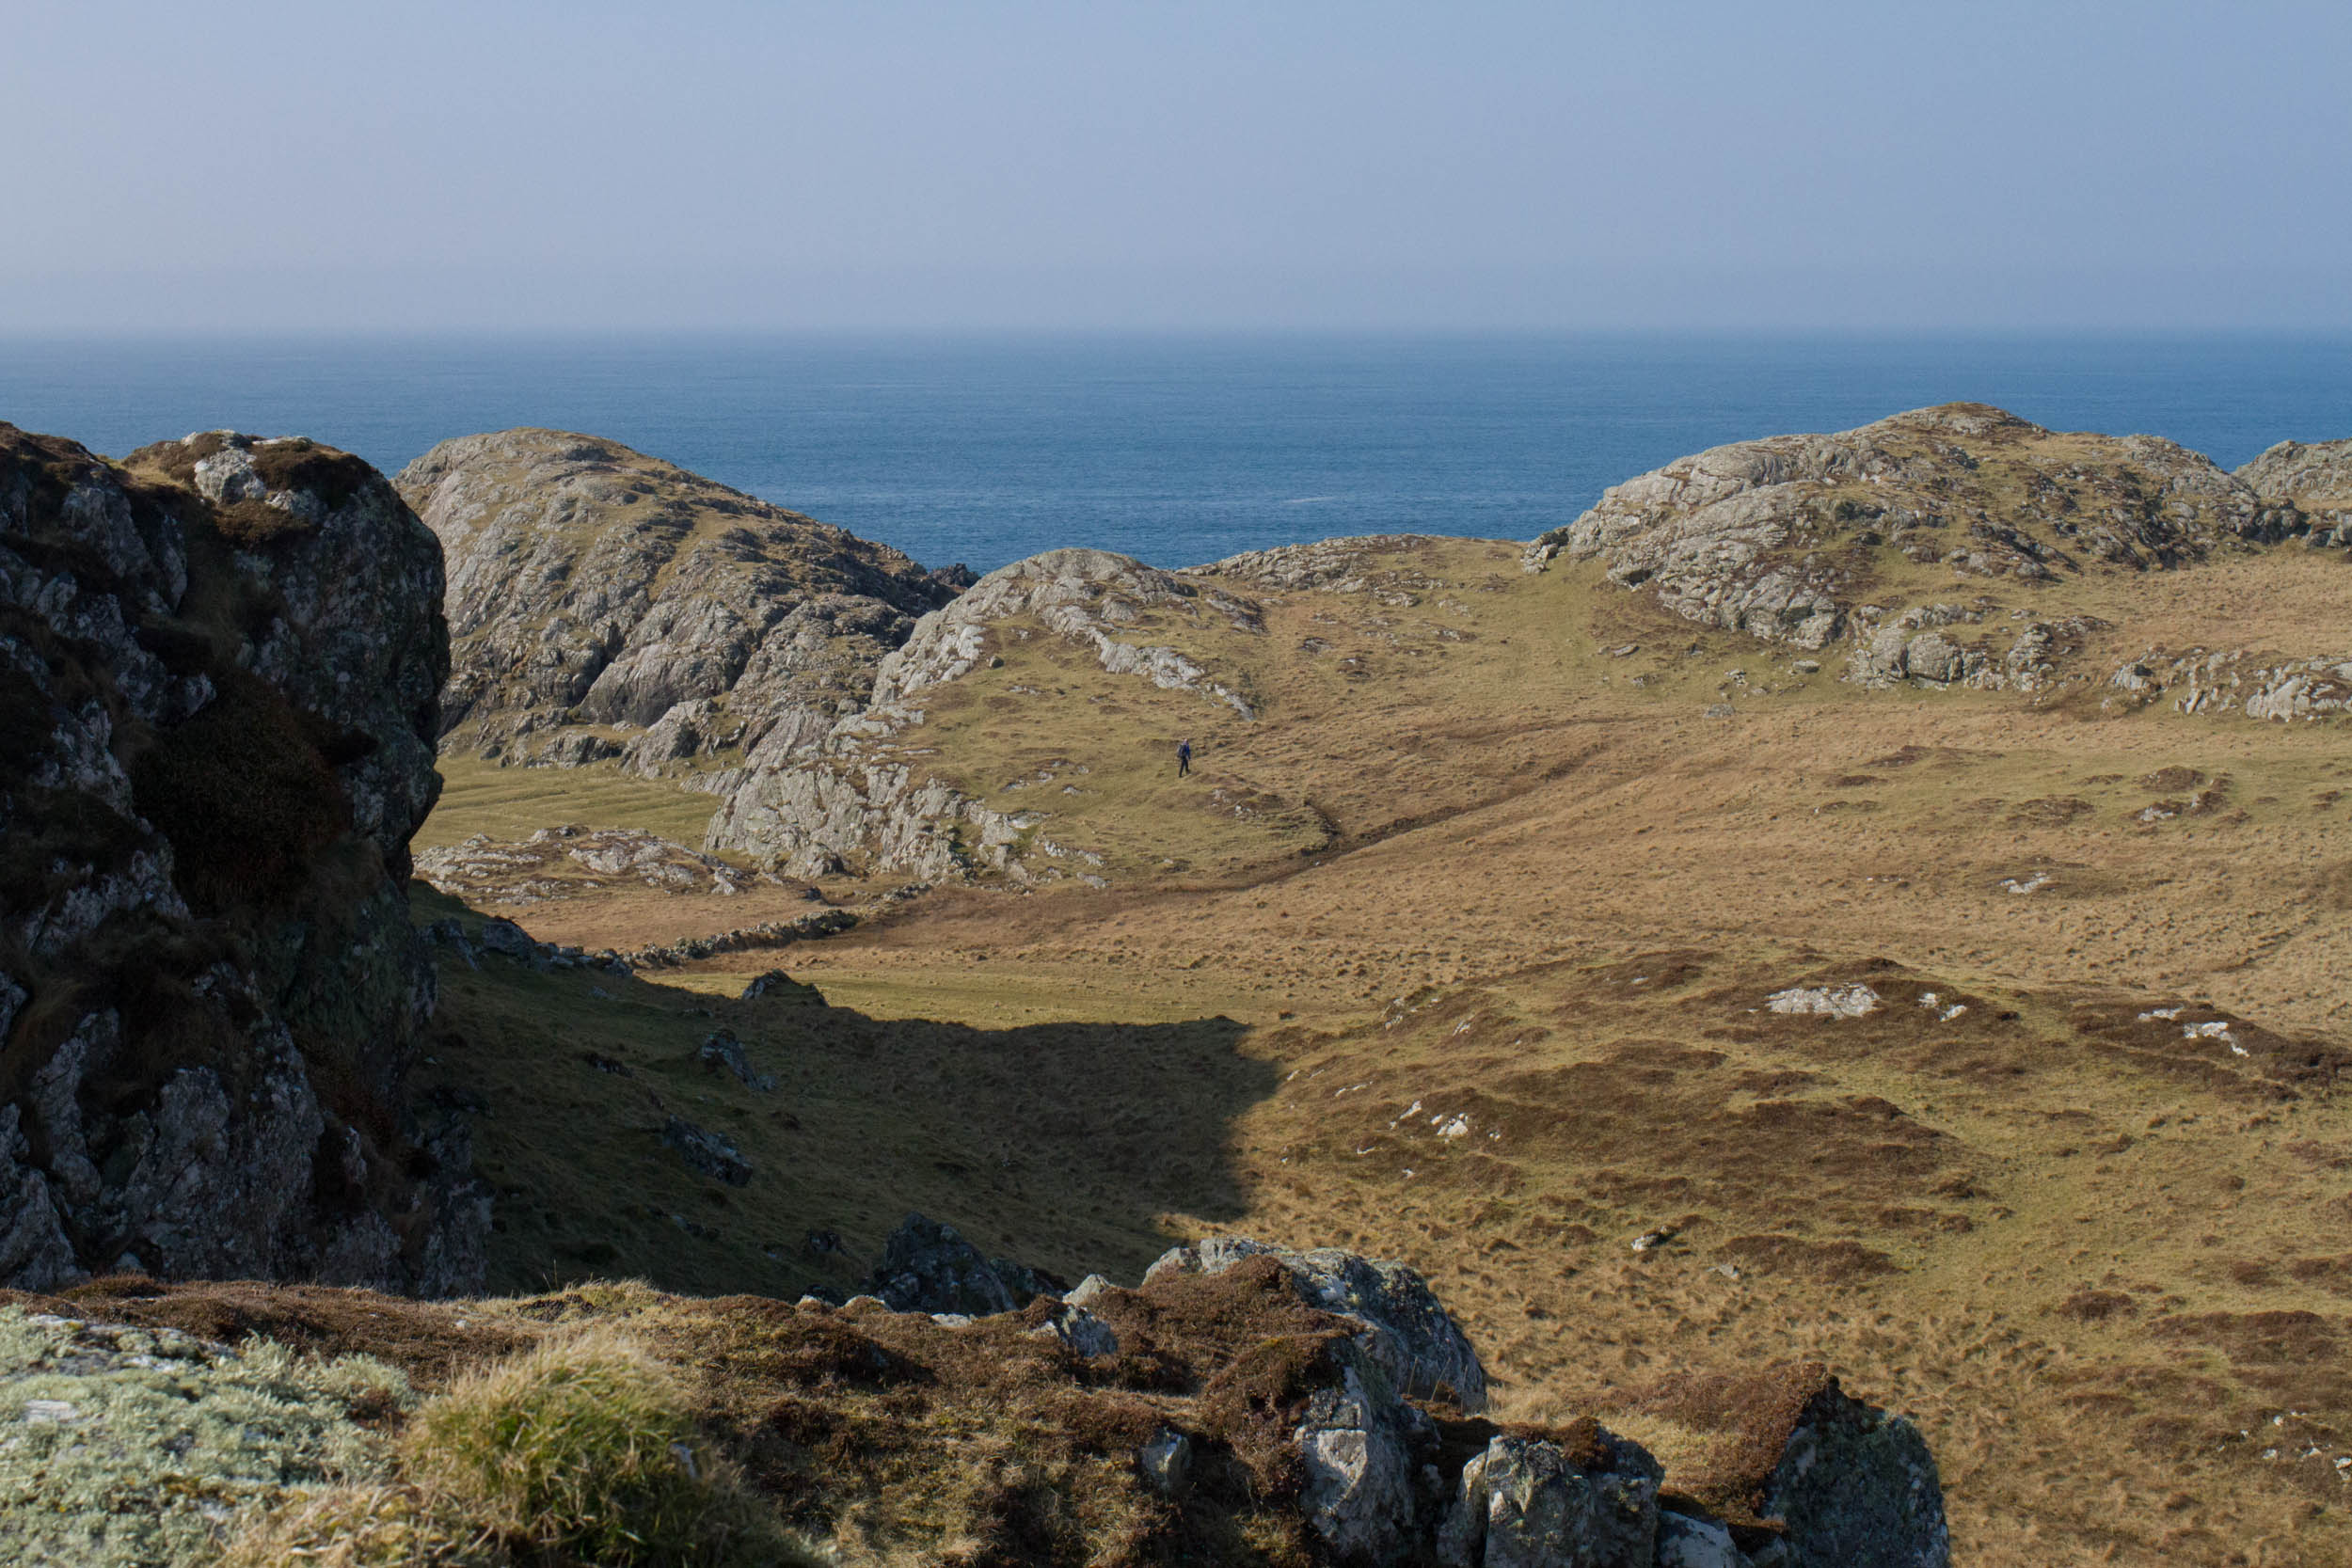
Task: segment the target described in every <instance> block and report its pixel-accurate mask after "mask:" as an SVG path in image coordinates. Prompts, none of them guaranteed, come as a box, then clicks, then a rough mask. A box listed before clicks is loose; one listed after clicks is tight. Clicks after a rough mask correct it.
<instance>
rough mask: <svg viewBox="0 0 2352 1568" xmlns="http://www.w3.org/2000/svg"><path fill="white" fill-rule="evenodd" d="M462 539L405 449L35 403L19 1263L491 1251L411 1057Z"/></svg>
mask: <svg viewBox="0 0 2352 1568" xmlns="http://www.w3.org/2000/svg"><path fill="white" fill-rule="evenodd" d="M440 597H441V561H440V551H439V548H438V546H437V545H436V543H435V541H434V538H433V535H432V534H431V533H430V532H429V531H426V530H425V529H424V528H423V527H422V526H421V524H420V523H419V522H418V521H417V519H416V517H415V516H414V515H412V514H411V513H410V512H409V511H408V509H407V508H406V507H405V505H403V504H402V502H401V500H400V499H399V497H398V496H396V495H395V494H394V493H393V491H392V489H391V487H390V485H389V484H388V483H386V482H385V481H384V479H383V478H382V476H380V475H379V474H377V473H376V472H375V471H374V470H373V469H372V468H370V467H368V466H367V465H366V464H364V463H362V462H360V461H359V460H358V459H357V458H354V457H350V456H348V455H346V454H344V453H342V452H338V451H332V450H331V449H328V448H325V447H320V446H316V445H314V444H312V443H310V442H308V441H303V440H294V439H287V440H258V439H255V438H252V437H249V436H240V435H235V434H232V433H228V432H216V433H212V434H207V435H200V436H190V437H188V438H186V439H185V440H182V441H167V442H164V443H161V444H159V445H157V446H152V447H148V448H145V449H143V450H141V451H138V452H135V453H134V454H133V455H132V457H131V458H130V459H129V460H128V461H127V462H126V463H123V464H119V465H118V464H112V463H108V462H105V461H103V460H101V459H98V458H95V457H93V456H91V455H90V454H89V453H88V452H87V451H85V450H83V449H82V448H80V447H78V446H76V445H74V444H73V443H72V442H70V441H65V440H60V439H57V438H55V437H47V436H29V435H26V434H24V433H23V432H21V431H18V430H16V429H15V428H14V427H12V426H6V425H0V846H5V847H0V1039H4V1040H5V1042H6V1045H7V1050H8V1059H9V1061H10V1062H11V1063H12V1064H15V1065H14V1066H13V1067H12V1069H11V1071H10V1073H9V1075H8V1081H7V1086H6V1088H5V1091H0V1092H4V1093H5V1096H6V1098H5V1099H0V1212H4V1213H5V1214H6V1215H7V1221H6V1226H5V1232H4V1238H0V1284H12V1285H19V1286H23V1287H25V1288H31V1289H46V1288H52V1287H55V1286H56V1285H58V1284H60V1283H64V1282H69V1281H72V1280H73V1279H76V1278H79V1277H81V1276H83V1275H87V1274H89V1273H91V1272H95V1271H103V1270H110V1269H140V1270H145V1271H149V1272H151V1273H153V1274H155V1275H159V1276H188V1275H240V1276H246V1277H289V1276H293V1277H315V1278H321V1279H326V1280H329V1281H334V1282H339V1283H350V1284H370V1285H376V1286H382V1287H387V1288H392V1289H402V1290H414V1291H463V1290H469V1289H473V1288H475V1287H477V1286H478V1284H479V1282H480V1279H481V1275H482V1269H483V1243H484V1237H485V1231H486V1229H487V1225H488V1214H487V1200H486V1198H485V1197H484V1196H482V1195H481V1194H480V1192H479V1190H478V1189H477V1188H475V1187H474V1185H473V1184H472V1181H471V1179H470V1175H469V1164H470V1160H469V1154H468V1152H467V1148H466V1143H465V1135H464V1132H463V1131H462V1128H459V1127H455V1126H449V1127H437V1126H423V1125H420V1124H419V1123H418V1121H417V1120H416V1119H415V1118H414V1117H413V1116H412V1115H411V1114H410V1111H409V1108H408V1106H407V1104H406V1101H405V1086H406V1077H407V1073H408V1069H409V1067H410V1064H411V1062H412V1061H413V1059H414V1057H415V1055H416V1053H417V1051H418V1046H419V1038H420V1034H421V1028H422V1026H423V1024H424V1022H425V1020H426V1018H427V1016H428V1015H429V1014H430V1013H431V1011H432V1008H433V1004H434V994H435V992H434V977H433V970H432V967H431V965H430V963H429V962H428V961H427V959H426V958H425V955H424V953H423V951H422V949H421V944H420V942H419V941H418V938H417V936H416V934H415V932H414V931H412V930H411V928H410V926H409V922H408V911H407V905H406V898H405V883H406V880H407V875H408V870H409V855H408V841H409V836H410V834H411V833H412V832H414V831H415V829H416V827H417V825H418V823H419V822H421V820H422V819H423V816H424V815H425V813H426V812H427V811H428V810H429V809H430V808H431V806H432V804H433V801H434V799H435V797H436V795H437V791H438V788H439V779H438V777H437V775H436V774H435V772H434V770H433V739H434V736H435V734H436V732H437V727H438V724H437V713H438V709H437V693H438V690H439V689H440V685H441V682H442V679H443V677H444V675H445V674H446V673H447V669H448V665H447V641H446V632H445V628H444V626H443V625H442V622H441V618H440V610H439V606H440Z"/></svg>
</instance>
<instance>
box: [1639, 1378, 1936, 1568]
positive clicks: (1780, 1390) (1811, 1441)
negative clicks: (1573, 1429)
mask: <svg viewBox="0 0 2352 1568" xmlns="http://www.w3.org/2000/svg"><path fill="white" fill-rule="evenodd" d="M1625 1408H1627V1409H1629V1410H1633V1411H1639V1412H1642V1413H1645V1414H1649V1415H1655V1416H1661V1417H1663V1418H1667V1419H1669V1420H1672V1421H1674V1422H1676V1423H1677V1425H1680V1426H1682V1427H1685V1428H1688V1429H1689V1430H1691V1431H1693V1432H1696V1433H1707V1434H1711V1435H1714V1436H1716V1437H1717V1439H1718V1441H1717V1443H1716V1444H1715V1445H1714V1446H1713V1448H1712V1450H1711V1451H1713V1452H1714V1453H1716V1454H1717V1456H1718V1457H1717V1458H1716V1459H1715V1460H1714V1461H1713V1463H1712V1467H1711V1468H1709V1469H1707V1470H1703V1471H1699V1472H1696V1473H1693V1474H1691V1475H1684V1474H1682V1473H1680V1472H1677V1474H1676V1477H1675V1485H1676V1489H1677V1491H1679V1492H1682V1493H1685V1494H1687V1495H1688V1496H1690V1497H1693V1498H1695V1499H1697V1500H1698V1501H1700V1502H1703V1503H1705V1504H1706V1505H1708V1507H1710V1508H1713V1509H1716V1510H1717V1511H1719V1512H1720V1513H1722V1514H1723V1515H1724V1517H1725V1518H1726V1519H1728V1520H1730V1521H1731V1522H1732V1523H1733V1524H1734V1525H1739V1524H1740V1522H1741V1521H1743V1520H1745V1521H1754V1522H1759V1523H1760V1522H1764V1521H1772V1522H1773V1523H1774V1525H1775V1526H1776V1529H1777V1534H1778V1546H1777V1549H1778V1550H1779V1551H1780V1552H1782V1553H1783V1554H1784V1555H1783V1556H1782V1557H1781V1558H1779V1559H1778V1560H1780V1561H1782V1562H1785V1563H1787V1564H1788V1565H1790V1568H1946V1565H1947V1563H1949V1562H1950V1560H1951V1537H1950V1532H1949V1530H1948V1529H1947V1526H1946V1523H1945V1518H1944V1492H1943V1486H1942V1482H1941V1481H1939V1479H1938V1477H1937V1474H1936V1467H1935V1460H1934V1457H1933V1456H1932V1455H1931V1454H1930V1453H1929V1451H1928V1447H1927V1443H1926V1441H1925V1440H1924V1439H1923V1438H1921V1436H1920V1435H1919V1431H1918V1429H1917V1428H1916V1427H1915V1426H1913V1425H1912V1424H1911V1423H1910V1422H1909V1421H1907V1420H1905V1419H1903V1418H1901V1417H1899V1416H1894V1415H1889V1414H1888V1413H1887V1412H1885V1411H1883V1410H1880V1409H1877V1408H1875V1407H1874V1406H1871V1405H1867V1404H1865V1403H1863V1402H1861V1401H1859V1400H1855V1399H1852V1398H1851V1397H1849V1396H1848V1395H1847V1394H1846V1393H1845V1391H1844V1390H1843V1389H1841V1388H1840V1387H1839V1386H1838V1383H1837V1379H1836V1378H1835V1377H1833V1376H1831V1375H1830V1373H1829V1370H1828V1369H1827V1368H1825V1367H1822V1366H1820V1365H1819V1364H1818V1363H1815V1364H1806V1365H1800V1366H1791V1367H1780V1368H1773V1369H1770V1370H1764V1371H1760V1372H1756V1373H1754V1374H1751V1375H1747V1376H1742V1377H1683V1378H1675V1379H1670V1380H1668V1381H1667V1382H1665V1383H1663V1384H1661V1385H1660V1386H1658V1387H1656V1388H1654V1389H1652V1390H1650V1391H1649V1392H1648V1393H1646V1394H1645V1395H1643V1396H1641V1397H1639V1398H1638V1399H1636V1400H1634V1401H1632V1402H1629V1404H1628V1405H1627V1406H1626V1407H1625Z"/></svg>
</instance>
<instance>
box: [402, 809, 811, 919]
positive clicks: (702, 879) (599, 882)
mask: <svg viewBox="0 0 2352 1568" xmlns="http://www.w3.org/2000/svg"><path fill="white" fill-rule="evenodd" d="M416 874H417V878H418V879H419V880H421V881H423V882H426V883H429V884H430V885H431V886H433V887H434V888H435V889H437V890H438V891H439V892H442V893H446V894H448V895H451V896H452V897H457V898H464V899H467V900H469V902H472V903H475V904H477V905H479V904H485V903H496V904H504V905H508V906H510V907H514V908H524V907H528V906H530V905H532V904H543V903H546V902H547V901H548V900H549V899H553V898H567V897H571V896H574V895H578V894H580V893H588V892H594V891H596V890H597V889H600V888H608V887H612V886H615V885H627V884H635V885H638V886H642V887H649V888H653V889H656V890H657V891H659V892H662V893H692V894H716V895H720V896H722V897H726V896H732V895H735V894H739V893H742V892H745V891H746V890H748V889H750V888H753V887H755V886H757V885H759V884H761V883H763V882H764V883H768V884H771V885H772V884H774V882H775V880H776V879H775V878H773V877H771V876H769V875H767V874H766V873H764V872H757V871H746V870H743V869H742V868H741V867H739V866H733V865H729V864H728V863H726V862H724V861H723V860H721V859H719V858H718V857H717V856H716V855H706V854H704V853H703V852H702V851H701V850H699V849H690V848H688V847H686V846H685V845H683V844H679V843H677V842H675V840H673V839H666V838H663V837H661V836H660V834H658V833H649V832H644V830H643V829H639V828H585V827H581V826H580V825H579V824H578V823H572V824H568V825H566V826H564V827H561V828H541V829H540V830H539V831H538V832H534V833H532V835H531V836H530V837H529V838H527V839H521V840H510V839H494V838H491V837H490V836H489V835H488V834H486V833H476V834H474V835H473V836H472V837H470V838H469V839H466V840H465V841H464V842H463V843H459V844H444V845H439V846H437V847H433V848H430V849H424V850H420V851H419V852H418V854H417V868H416Z"/></svg>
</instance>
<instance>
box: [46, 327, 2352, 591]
mask: <svg viewBox="0 0 2352 1568" xmlns="http://www.w3.org/2000/svg"><path fill="white" fill-rule="evenodd" d="M1960 398H1970V399H1978V400H1981V401H1984V402H1988V403H1994V404H2000V405H2002V406H2003V407H2006V408H2009V409H2010V410H2011V411H2013V412H2015V413H2018V414H2021V415H2024V416H2025V417H2026V418H2027V419H2030V420H2037V421H2039V422H2040V423H2042V424H2046V425H2051V426H2055V427H2058V428H2062V429H2073V430H2099V431H2107V432H2113V433H2123V432H2133V431H2144V432H2149V433H2153V434H2155V435H2160V436H2170V437H2172V438H2173V439H2174V440H2177V441H2180V442H2182V443H2184V444H2185V445H2187V446H2190V447H2193V448H2196V449H2197V450H2199V451H2203V452H2206V453H2208V454H2209V455H2211V456H2212V457H2213V458H2215V459H2216V460H2217V461H2218V462H2220V463H2222V464H2223V465H2225V466H2228V467H2235V466H2236V465H2238V464H2240V463H2243V462H2245V461H2246V460H2247V459H2248V458H2249V457H2251V456H2253V455H2254V454H2255V453H2256V452H2257V451H2261V450H2262V449H2263V448H2264V447H2265V446H2267V445H2269V444H2270V443H2271V442H2273V441H2277V440H2281V439H2289V438H2292V439H2298V440H2320V439H2331V438H2335V437H2339V436H2352V339H2344V338H2333V339H2317V340H2313V339H2285V338H2279V339H2262V338H2195V339H2189V338H2181V339H2144V340H2134V339H2122V338H2100V339H2088V338H2086V339H2053V338H2047V337H2042V338H2015V339H2009V338H1969V339H1933V338H1891V337H1890V338H1836V339H1798V338H1770V337H1744V338H1715V339H1702V338H1668V337H1621V338H1620V337H1607V338H1604V337H1563V338H1525V339H1479V340H1445V339H1415V338H1385V339H1371V338H1359V339H1343V338H1253V339H1238V338H1199V339H1184V338H1068V339H1054V338H1032V339H980V338H974V339H950V340H944V341H943V340H930V341H913V340H906V339H881V338H876V339H852V338H843V337H828V338H790V339H777V338H761V339H732V340H720V339H665V340H658V341H657V340H639V341H582V340H572V341H522V340H497V339H487V340H485V339H469V340H462V341H460V340H421V341H390V340H366V341H298V342H297V341H277V342H273V341H266V340H252V339H238V340H234V341H228V340H224V341H194V340H175V341H154V342H139V341H103V342H66V341H0V420H8V421H10V422H12V423H15V424H18V425H21V426H23V427H24V428H26V429H31V430H40V431H51V432H56V433H58V434H62V435H67V436H73V437H75V438H76V439H78V440H81V441H82V442H84V443H85V444H87V445H88V446H90V447H92V448H94V449H95V450H97V451H103V452H109V453H113V454H117V455H119V454H120V453H122V452H125V451H129V450H130V449H132V448H134V447H136V446H139V445H142V444H143V443H145V442H148V441H151V440H155V439H158V438H161V437H164V436H179V435H184V434H186V433H187V432H188V431H191V430H198V429H212V428H215V427H219V426H224V425H230V426H235V427H237V428H239V429H244V430H248V431H254V432H257V433H267V434H290V435H306V436H315V437H317V438H318V439H320V440H324V441H327V442H331V443H333V444H334V445H337V446H340V447H344V448H347V449H349V450H351V451H356V452H358V453H360V454H361V455H362V456H365V457H367V458H368V459H369V460H371V461H372V462H373V463H375V464H377V465H378V466H379V467H383V468H385V469H387V470H390V469H395V468H397V467H400V466H401V465H402V464H404V463H405V462H407V461H408V460H409V459H410V458H412V457H414V456H416V455H417V454H418V453H420V452H421V451H424V450H425V449H426V448H427V447H430V446H431V445H433V443H435V442H436V441H438V440H441V439H443V438H444V437H447V436H462V435H466V434H469V433H471V432H474V431H481V430H493V429H500V428H502V427H505V426H509V425H519V424H535V425H553V426H558V427H562V428H566V429H573V430H581V431H588V432H592V433H594V434H596V435H599V436H611V437H613V438H614V439H617V440H620V441H625V442H627V443H628V444H629V445H630V446H634V447H638V448H641V449H643V450H644V451H649V452H653V453H656V454H658V455H660V456H662V457H666V458H669V459H671V460H672V461H674V462H676V463H679V464H682V465H684V466H685V467H689V468H692V469H695V470H697V471H699V472H702V473H705V474H707V475H709V476H711V477H712V478H714V479H717V480H720V481H722V482H723V483H728V484H732V485H735V486H737V487H739V488H741V489H744V490H749V491H751V492H753V493H754V494H756V495H759V496H763V497H766V498H767V499H771V500H774V501H777V502H780V503H782V504H785V505H787V506H791V507H795V508H797V509H799V510H801V511H803V512H807V513H811V514H813V515H816V516H818V517H821V518H824V519H825V520H827V521H829V522H834V523H838V524H840V525H842V526H843V527H845V528H849V529H850V530H852V531H856V532H858V533H861V534H865V535H866V536H868V537H870V538H875V539H881V540H884V541H886V542H888V543H890V544H893V545H896V546H899V547H900V548H902V549H904V550H906V551H907V552H908V553H910V554H912V555H914V557H915V558H916V559H917V560H919V561H922V562H926V563H927V564H932V565H938V564H945V563H946V562H951V561H961V562H967V563H969V564H970V565H972V566H974V567H975V568H977V569H981V570H985V569H987V568H989V567H992V566H996V565H1001V564H1003V563H1004V562H1008V561H1012V560H1017V559H1019V558H1020V557H1022V556H1024V555H1028V554H1031V553H1034V552H1035V551H1037V550H1040V549H1044V548H1047V547H1050V546H1056V545H1073V544H1084V545H1094V546H1103V547H1105V548H1109V549H1115V550H1123V551H1126V552H1128V553H1130V554H1133V555H1137V556H1140V557H1142V558H1143V559H1145V560H1146V561H1150V562H1156V563H1159V564H1162V565H1184V564H1189V563H1192V562H1202V561H1208V560H1213V559H1215V558H1216V557H1218V556H1222V555H1229V554H1232V552H1234V551H1236V550H1242V549H1252V548H1257V547H1260V546H1267V545H1275V544H1282V543H1288V542H1293V541H1296V540H1303V539H1313V538H1321V537H1325V536H1327V535H1332V534H1340V533H1364V532H1374V531H1389V530H1421V531H1431V532H1441V533H1467V534H1484V535H1492V536H1499V537H1505V538H1526V537H1529V536H1531V535H1533V534H1534V533H1537V532H1540V531H1542V530H1544V529H1547V528H1550V527H1552V526H1554V525H1556V524H1559V523H1563V522H1565V521H1568V520H1569V519H1571V518H1573V517H1574V516H1575V515H1577V514H1578V513H1579V512H1580V511H1581V510H1582V509H1583V508H1584V507H1585V506H1587V505H1589V504H1590V503H1591V502H1592V501H1593V500H1594V499H1595V498H1597V496H1598V495H1599V494H1600V492H1601V490H1602V489H1603V488H1604V487H1605V486H1607V485H1609V484H1612V483H1615V482H1616V481H1618V480H1621V479H1624V478H1627V477H1628V476H1629V475H1632V474H1636V473H1639V472H1641V471H1643V470H1644V469H1646V468H1652V467H1657V466H1658V465H1659V464H1661V463H1663V462H1666V461H1667V460H1669V459H1671V458H1674V457H1677V456H1679V455H1681V454H1682V453H1684V452H1689V451H1696V450H1698V449H1700V448H1703V447H1708V446H1713V445H1716V444H1718V443H1720V442H1724V441H1732V440H1739V439H1741V438H1743V437H1747V436H1764V435H1771V434H1774V433H1777V432H1782V431H1792V430H1836V429H1843V428H1845V427H1847V426H1851V425H1855V424H1860V423H1863V422H1864V421H1866V420H1872V419H1876V418H1878V417H1879V416H1881V415H1883V414H1888V413H1892V412H1894V411H1896V410H1898V409H1902V408H1910V407H1915V406H1918V405H1920V404H1930V403H1941V402H1946V401H1949V400H1952V399H1960Z"/></svg>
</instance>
